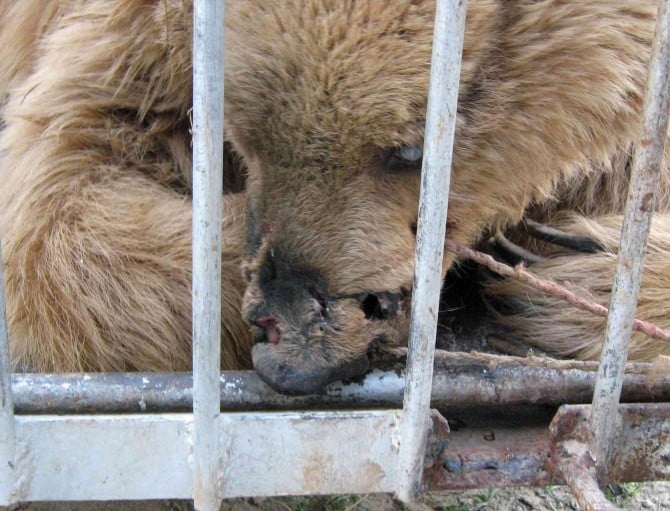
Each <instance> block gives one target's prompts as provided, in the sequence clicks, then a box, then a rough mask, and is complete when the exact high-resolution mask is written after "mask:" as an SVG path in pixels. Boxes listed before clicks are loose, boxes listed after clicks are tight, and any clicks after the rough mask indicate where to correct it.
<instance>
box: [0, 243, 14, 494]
mask: <svg viewBox="0 0 670 511" xmlns="http://www.w3.org/2000/svg"><path fill="white" fill-rule="evenodd" d="M15 445H16V444H15V434H14V404H13V401H12V388H11V364H10V360H9V340H8V334H7V314H6V307H5V280H4V268H3V263H2V244H1V243H0V506H7V505H9V504H10V503H12V501H13V496H12V495H13V493H14V491H13V489H14V479H15V477H14V468H13V467H14V450H15Z"/></svg>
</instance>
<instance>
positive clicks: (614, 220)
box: [0, 0, 670, 388]
mask: <svg viewBox="0 0 670 511" xmlns="http://www.w3.org/2000/svg"><path fill="white" fill-rule="evenodd" d="M230 4H231V5H230V7H229V13H228V15H227V25H228V27H227V55H226V65H227V69H226V80H227V83H226V115H227V118H226V130H227V138H228V139H229V140H230V142H231V143H232V144H233V146H234V148H235V150H236V151H237V152H238V153H239V154H240V155H241V156H242V158H243V159H244V162H245V164H246V166H247V167H248V191H247V197H246V200H247V212H246V236H245V232H244V231H245V225H244V224H245V222H244V220H243V218H242V217H243V215H242V211H241V210H242V208H243V206H242V205H241V203H242V200H241V198H240V197H234V198H230V199H229V200H227V201H225V202H226V204H227V206H226V211H225V218H224V224H225V225H224V233H223V237H224V253H223V264H224V281H223V284H222V285H223V289H222V291H223V294H224V304H223V307H224V310H223V317H224V325H223V326H224V339H222V344H223V347H224V354H223V362H222V364H223V366H224V367H239V366H243V365H244V364H245V363H247V360H248V354H249V349H250V335H249V332H248V328H247V327H246V325H245V323H244V322H243V321H242V319H241V317H240V307H242V312H243V316H244V317H245V319H246V320H247V321H248V322H251V323H254V324H256V325H257V326H258V331H259V332H260V334H263V333H265V335H266V336H267V337H268V340H271V341H273V342H272V343H271V344H270V349H271V356H270V358H269V360H270V362H267V361H266V367H264V370H265V371H266V374H265V376H266V377H268V378H269V379H270V380H272V377H271V376H268V374H267V372H268V371H269V372H272V371H274V370H275V368H276V367H278V366H282V367H283V366H288V367H293V368H295V369H296V371H297V373H296V374H305V375H307V376H306V377H309V372H310V370H311V369H313V368H323V367H336V366H338V365H341V364H343V363H347V362H348V361H350V360H352V359H355V358H356V357H358V356H360V355H362V354H364V353H365V351H366V350H367V348H368V347H369V345H370V343H371V342H375V341H381V342H390V343H398V342H403V340H404V338H405V334H406V330H405V329H406V320H405V317H404V315H403V314H401V313H399V314H397V315H396V316H393V317H382V318H379V317H370V315H369V314H366V312H365V311H364V310H363V308H362V307H361V305H360V300H361V296H366V295H369V294H375V295H377V296H385V295H384V293H389V294H403V295H406V293H407V291H408V290H409V289H410V288H411V285H412V273H413V257H414V247H415V238H414V226H415V222H416V215H417V205H418V189H419V172H418V170H417V169H416V168H411V166H405V167H403V168H397V166H393V165H391V164H390V163H389V162H390V160H389V154H392V153H393V150H394V148H399V147H406V146H410V147H413V146H421V145H422V141H423V125H424V119H425V108H426V93H427V85H428V78H429V67H430V47H431V39H432V19H433V12H434V2H432V1H430V0H427V1H410V0H382V1H364V0H346V1H343V0H304V1H289V2H286V1H283V0H281V1H280V0H248V1H242V0H237V1H233V2H230ZM655 5H656V1H655V0H597V1H592V2H583V1H580V0H567V1H566V0H562V1H558V0H540V1H537V0H532V1H531V0H514V1H502V0H471V2H470V6H469V11H468V25H467V31H466V41H465V49H464V63H463V72H462V80H461V85H460V101H459V118H458V125H457V139H456V149H455V154H454V169H453V181H452V196H451V197H450V210H449V218H450V221H449V225H448V236H449V237H450V238H452V239H453V240H454V241H456V242H458V243H463V244H469V245H473V244H476V243H477V242H478V241H479V240H480V238H481V236H482V233H484V232H486V231H487V230H489V229H491V228H496V227H507V226H510V225H513V224H515V223H516V222H518V221H519V220H520V219H521V218H522V216H523V215H524V212H526V211H527V210H528V208H531V210H532V214H533V215H534V216H535V217H536V218H538V219H540V220H545V221H554V219H557V218H563V217H564V216H565V215H563V214H562V213H561V211H563V210H566V209H567V210H570V211H573V212H576V213H577V215H578V216H576V217H573V220H571V221H570V222H569V223H567V224H564V225H565V228H566V229H568V230H575V231H580V232H582V231H584V230H585V229H588V231H589V232H590V233H591V234H593V235H594V236H596V237H597V238H598V239H600V240H601V241H602V242H603V243H604V245H606V246H607V247H609V248H610V249H612V250H614V248H613V247H614V246H615V245H616V238H617V237H618V223H619V217H618V216H616V215H618V214H620V213H621V207H622V206H621V204H622V197H623V196H624V195H625V184H624V183H625V179H626V171H627V162H628V152H629V149H630V147H631V145H632V142H633V140H634V138H635V135H636V132H637V127H638V122H639V113H640V108H641V101H642V94H643V89H644V83H645V80H646V66H647V60H648V56H649V48H650V41H651V39H652V31H653V26H654V18H655ZM191 18H192V5H191V2H189V1H188V0H181V1H180V0H162V1H148V2H138V1H135V0H89V1H86V2H81V1H77V0H62V1H59V2H56V1H52V2H41V1H38V0H26V1H22V2H11V1H8V0H4V1H2V0H0V29H2V30H0V38H1V40H0V43H4V44H0V92H1V93H2V97H5V96H6V97H7V99H6V102H5V106H4V109H3V120H4V122H5V124H6V126H5V128H4V130H3V132H2V134H0V151H2V160H1V161H0V174H1V176H2V186H1V187H0V234H1V235H2V239H3V244H4V259H5V271H6V279H7V293H8V296H9V300H8V306H9V319H10V330H11V343H12V355H13V357H14V360H15V362H16V364H17V365H20V366H23V367H26V368H30V369H37V370H82V369H83V370H127V369H184V368H186V367H188V365H189V360H190V330H191V326H190V291H189V285H190V257H191V256H190V253H191V252H190V222H191V205H190V202H189V199H188V183H189V182H190V166H191V162H190V156H189V151H190V148H189V141H190V135H189V117H188V116H189V108H190V101H191V86H190V83H191V64H190V57H191V42H190V41H191V37H192V27H191ZM5 27H21V31H20V33H19V34H17V33H16V32H15V30H14V29H11V30H10V29H6V28H5ZM669 189H670V188H669V187H668V174H667V172H666V173H665V174H664V179H663V184H662V187H661V191H660V193H659V198H658V209H659V210H660V211H662V212H665V211H668V208H669V207H670V200H669V199H668V190H669ZM612 215H614V216H612ZM587 217H588V218H590V219H587ZM666 224H667V225H668V226H670V217H666V215H665V214H659V215H658V216H657V218H656V219H655V222H654V228H653V230H652V241H651V244H652V249H651V251H650V254H649V260H648V266H649V269H648V271H647V276H646V280H645V283H644V285H645V290H644V291H643V297H642V305H641V307H640V311H639V312H640V316H642V317H645V316H646V317H647V318H648V319H652V320H656V321H657V322H659V323H661V325H662V326H665V327H668V326H670V315H668V314H664V313H663V311H664V309H663V308H664V307H665V303H666V302H667V299H666V297H667V296H668V294H669V292H670V272H669V271H666V270H670V256H668V253H669V250H670V245H669V243H670V240H669V239H667V236H665V234H664V233H665V232H667V229H666V228H665V225H666ZM245 239H246V248H245V247H244V243H245ZM245 253H246V257H245ZM243 258H245V259H246V261H245V263H244V268H245V277H246V294H245V298H244V303H243V304H241V300H242V297H241V292H242V291H241V290H242V289H243V288H244V284H243V283H242V280H241V276H240V272H239V264H240V262H241V260H242V259H243ZM613 261H614V257H613V256H612V255H611V254H609V253H604V254H596V255H584V254H573V253H562V254H561V255H557V256H556V257H553V258H551V259H550V260H549V261H548V262H547V263H543V264H542V265H538V266H537V267H536V268H535V271H537V272H538V273H540V274H549V275H552V276H554V277H555V278H557V279H558V280H569V281H570V282H571V283H572V284H573V285H575V286H580V287H584V288H585V289H587V290H588V291H589V292H590V293H592V294H593V295H594V297H595V299H596V300H597V301H600V302H606V301H607V295H608V293H609V285H608V284H607V283H608V282H609V281H610V279H611V269H612V265H613ZM452 263H453V259H452V256H450V255H448V254H447V255H446V256H445V260H444V268H445V271H446V269H447V268H448V267H449V266H451V265H452ZM490 293H491V294H495V296H496V298H495V299H496V300H497V301H498V302H499V301H500V300H506V301H510V302H511V303H513V304H518V303H519V301H520V300H521V301H523V303H524V304H528V303H530V306H529V307H528V306H527V305H524V306H522V310H523V311H531V313H525V314H521V315H519V316H516V317H515V318H507V319H506V321H507V323H508V324H509V325H510V326H511V327H513V328H518V329H520V331H521V332H523V335H524V336H525V338H526V339H527V340H528V341H529V342H533V343H536V344H539V345H540V346H541V347H542V348H543V349H546V350H548V351H554V352H558V353H565V354H571V355H576V356H582V357H593V356H595V355H596V354H597V352H598V350H599V348H598V346H599V343H600V341H601V335H600V333H601V326H600V325H601V320H600V319H597V318H591V317H588V316H586V315H580V314H579V313H576V312H574V311H572V310H571V309H568V308H567V306H565V305H563V304H557V303H555V302H554V301H553V300H552V299H547V298H543V297H538V296H535V295H534V294H532V293H530V292H529V291H528V290H526V289H524V288H521V287H519V286H518V285H516V284H503V285H500V286H496V287H493V288H491V290H490ZM529 300H530V301H529ZM401 308H402V307H401ZM399 312H402V311H399ZM275 341H277V344H273V343H274V342H275ZM664 351H665V352H667V351H668V350H667V348H666V347H664V346H662V345H660V344H659V343H657V342H650V341H641V340H640V339H638V338H636V339H635V347H634V350H633V354H634V355H635V356H636V357H638V358H648V357H650V356H652V355H654V354H656V353H659V352H664ZM274 383H277V381H274ZM277 386H278V387H280V388H281V384H278V385H277Z"/></svg>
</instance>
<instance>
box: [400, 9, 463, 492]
mask: <svg viewBox="0 0 670 511" xmlns="http://www.w3.org/2000/svg"><path fill="white" fill-rule="evenodd" d="M466 9H467V1H466V0H438V2H437V6H436V12H435V28H434V34H433V52H432V61H431V76H430V87H429V91H428V111H427V116H426V131H425V141H424V154H423V168H422V170H421V198H420V201H419V220H418V230H417V238H416V268H415V273H414V288H413V297H412V313H411V324H410V337H409V353H408V358H407V376H406V379H405V395H404V401H403V415H402V425H401V437H400V453H399V460H398V461H399V470H398V481H397V489H396V495H397V496H398V498H399V499H401V500H403V501H411V500H415V499H416V498H418V497H419V495H420V493H421V482H422V481H421V479H422V473H423V460H424V456H425V449H426V439H427V434H428V429H429V427H430V422H429V406H430V393H431V382H432V377H433V358H434V354H435V336H436V333H437V313H438V308H439V300H440V288H441V287H442V257H443V254H444V237H445V233H446V223H447V203H448V197H449V185H450V180H451V157H452V149H453V142H454V133H455V129H456V103H457V100H458V83H459V78H460V70H461V54H462V51H463V37H464V32H465V14H466Z"/></svg>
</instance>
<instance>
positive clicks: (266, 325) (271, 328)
mask: <svg viewBox="0 0 670 511" xmlns="http://www.w3.org/2000/svg"><path fill="white" fill-rule="evenodd" d="M252 323H253V324H254V325H256V326H258V327H260V328H262V329H264V330H265V336H266V338H267V340H268V342H271V343H273V344H278V343H279V341H280V340H281V331H280V330H279V327H278V326H277V319H276V318H275V317H274V316H270V315H266V316H261V317H259V318H257V319H254V320H252Z"/></svg>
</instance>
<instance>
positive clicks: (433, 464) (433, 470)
mask: <svg viewBox="0 0 670 511" xmlns="http://www.w3.org/2000/svg"><path fill="white" fill-rule="evenodd" d="M401 421H402V414H400V413H399V415H398V424H397V427H396V429H395V431H394V433H393V435H392V439H391V441H392V445H393V447H394V449H395V450H396V452H397V453H399V452H400V447H401V443H402V433H401V432H402V428H401V427H400V423H401ZM450 432H451V430H450V429H449V422H448V421H447V419H445V418H444V416H443V415H442V414H441V413H440V412H439V411H438V410H436V409H434V408H431V409H430V410H429V415H428V424H427V428H426V448H425V450H424V452H425V455H424V457H423V462H421V460H417V462H418V463H420V464H422V465H421V466H422V467H423V472H422V478H421V482H420V483H419V487H417V488H415V492H416V494H417V495H418V494H421V493H422V492H423V491H425V490H428V489H430V488H432V487H433V485H434V481H435V480H437V479H439V474H440V473H441V471H442V470H443V466H444V463H445V461H446V458H447V451H448V444H449V433H450Z"/></svg>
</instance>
